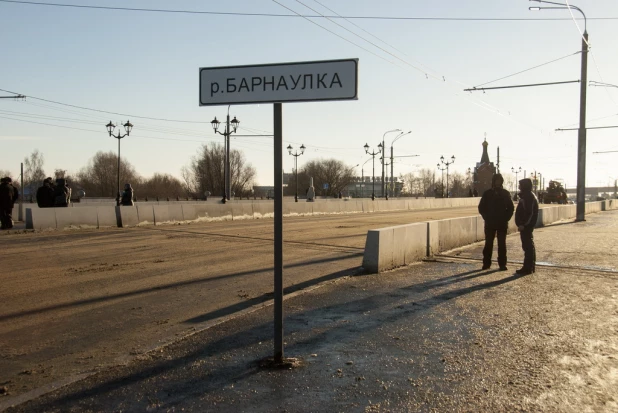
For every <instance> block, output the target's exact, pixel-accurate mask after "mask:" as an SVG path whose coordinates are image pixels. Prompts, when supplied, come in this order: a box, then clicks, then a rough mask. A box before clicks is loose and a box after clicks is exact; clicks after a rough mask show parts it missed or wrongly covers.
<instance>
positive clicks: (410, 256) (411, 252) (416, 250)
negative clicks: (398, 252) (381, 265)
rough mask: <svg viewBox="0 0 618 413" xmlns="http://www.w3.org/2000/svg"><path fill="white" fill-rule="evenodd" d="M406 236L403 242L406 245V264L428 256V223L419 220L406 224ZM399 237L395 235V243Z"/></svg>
mask: <svg viewBox="0 0 618 413" xmlns="http://www.w3.org/2000/svg"><path fill="white" fill-rule="evenodd" d="M404 228H405V230H404V238H403V241H402V244H404V245H405V256H404V264H406V265H408V264H411V263H413V262H417V261H420V260H422V259H423V258H425V257H426V256H427V223H426V222H418V223H415V224H408V225H405V226H404ZM397 242H399V238H398V237H397V236H396V235H395V243H397Z"/></svg>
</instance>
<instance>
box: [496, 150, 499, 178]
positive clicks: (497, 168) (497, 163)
mask: <svg viewBox="0 0 618 413" xmlns="http://www.w3.org/2000/svg"><path fill="white" fill-rule="evenodd" d="M496 170H497V171H498V173H500V147H499V146H498V157H497V161H496Z"/></svg>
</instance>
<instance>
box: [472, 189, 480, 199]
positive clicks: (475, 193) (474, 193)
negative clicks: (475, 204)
mask: <svg viewBox="0 0 618 413" xmlns="http://www.w3.org/2000/svg"><path fill="white" fill-rule="evenodd" d="M472 196H473V197H475V198H476V197H477V196H479V192H478V191H477V190H476V188H474V191H472Z"/></svg>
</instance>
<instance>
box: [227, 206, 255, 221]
mask: <svg viewBox="0 0 618 413" xmlns="http://www.w3.org/2000/svg"><path fill="white" fill-rule="evenodd" d="M231 206H232V219H234V220H237V219H253V205H252V204H251V203H247V202H234V203H233V204H231Z"/></svg>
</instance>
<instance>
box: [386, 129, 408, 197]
mask: <svg viewBox="0 0 618 413" xmlns="http://www.w3.org/2000/svg"><path fill="white" fill-rule="evenodd" d="M411 133H412V131H407V132H401V133H400V134H399V135H397V136H395V139H393V141H392V142H391V183H390V187H391V196H393V195H395V188H394V185H395V184H394V181H393V158H394V157H393V144H394V143H395V142H397V140H398V139H400V138H403V137H404V136H406V135H409V134H411Z"/></svg>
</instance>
